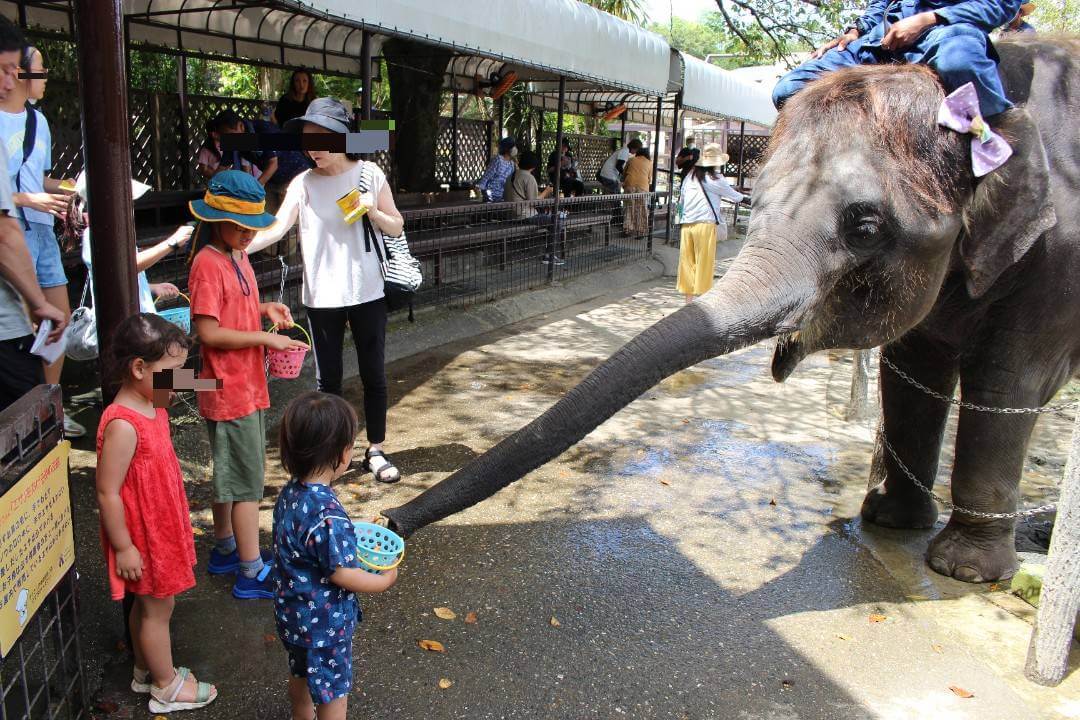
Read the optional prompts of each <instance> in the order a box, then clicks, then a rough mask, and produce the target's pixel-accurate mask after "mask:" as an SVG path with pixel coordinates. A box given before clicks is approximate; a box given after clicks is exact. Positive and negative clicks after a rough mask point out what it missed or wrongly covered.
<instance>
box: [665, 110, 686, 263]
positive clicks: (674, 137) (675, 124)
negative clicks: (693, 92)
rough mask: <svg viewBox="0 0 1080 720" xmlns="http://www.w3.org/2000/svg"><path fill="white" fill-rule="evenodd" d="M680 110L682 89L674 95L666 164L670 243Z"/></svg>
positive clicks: (666, 237)
mask: <svg viewBox="0 0 1080 720" xmlns="http://www.w3.org/2000/svg"><path fill="white" fill-rule="evenodd" d="M681 111H682V90H680V91H679V93H678V94H677V95H676V96H675V110H674V113H673V114H674V116H675V119H674V120H672V122H671V155H670V163H671V164H670V165H668V186H667V215H666V216H665V217H666V219H665V220H664V243H665V244H671V212H672V207H671V198H672V197H673V195H674V193H675V154H676V153H677V152H678V151H679V146H680V145H681V144H682V143H680V142H679V135H680V134H681V133H680V130H681V129H682V128H681V127H680V124H679V113H680V112H681Z"/></svg>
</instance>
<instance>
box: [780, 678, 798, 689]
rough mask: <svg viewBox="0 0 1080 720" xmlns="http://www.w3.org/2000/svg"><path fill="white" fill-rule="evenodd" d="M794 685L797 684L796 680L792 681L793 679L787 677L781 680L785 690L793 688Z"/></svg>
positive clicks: (781, 686)
mask: <svg viewBox="0 0 1080 720" xmlns="http://www.w3.org/2000/svg"><path fill="white" fill-rule="evenodd" d="M793 685H795V682H794V681H792V680H788V679H787V678H784V679H783V680H781V681H780V688H781V689H783V690H787V689H789V688H791V687H792V686H793Z"/></svg>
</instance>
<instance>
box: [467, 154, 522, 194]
mask: <svg viewBox="0 0 1080 720" xmlns="http://www.w3.org/2000/svg"><path fill="white" fill-rule="evenodd" d="M515 170H517V166H516V165H514V163H513V161H512V160H507V159H506V158H504V157H503V156H502V155H496V156H495V157H493V158H491V162H490V163H488V166H487V172H485V173H484V177H482V178H480V181H479V182H478V183H476V187H478V188H480V189H481V190H483V191H484V195H485V197H486V198H487V199H488V200H490V201H494V202H498V201H499V200H502V199H503V188H505V187H506V180H507V178H509V177H510V176H511V175H513V174H514V171H515Z"/></svg>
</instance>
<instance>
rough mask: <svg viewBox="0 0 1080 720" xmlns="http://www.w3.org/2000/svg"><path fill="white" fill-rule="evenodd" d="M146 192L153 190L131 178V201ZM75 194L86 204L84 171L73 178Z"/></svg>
mask: <svg viewBox="0 0 1080 720" xmlns="http://www.w3.org/2000/svg"><path fill="white" fill-rule="evenodd" d="M148 190H153V188H152V187H150V186H149V185H145V184H143V183H141V182H139V181H138V180H135V179H134V178H132V180H131V199H132V200H138V199H139V198H141V197H142V196H143V195H145V194H146V193H147V191H148ZM75 192H76V194H78V196H79V197H81V198H82V199H83V202H86V171H85V170H84V171H83V172H81V173H79V176H78V177H77V178H75Z"/></svg>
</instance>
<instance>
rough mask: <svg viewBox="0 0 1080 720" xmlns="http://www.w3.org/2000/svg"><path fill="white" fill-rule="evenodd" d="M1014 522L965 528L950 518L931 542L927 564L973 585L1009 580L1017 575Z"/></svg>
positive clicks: (965, 526) (935, 570)
mask: <svg viewBox="0 0 1080 720" xmlns="http://www.w3.org/2000/svg"><path fill="white" fill-rule="evenodd" d="M1013 528H1014V526H1013V523H1012V522H1011V521H1005V522H993V523H987V524H985V525H964V524H961V523H959V522H957V521H956V520H955V516H954V518H950V519H949V522H948V524H947V525H946V526H945V528H944V529H943V530H942V531H941V532H940V533H938V535H937V537H935V538H934V539H933V540H931V541H930V547H929V548H927V550H926V562H927V563H928V564H929V565H930V567H931V569H933V570H934V572H937V573H940V574H942V575H946V576H949V577H954V578H956V579H957V580H961V581H963V582H970V583H983V582H993V581H995V580H1007V579H1009V578H1011V577H1012V576H1013V574H1014V573H1015V572H1016V568H1017V566H1018V562H1017V559H1016V547H1015V542H1016V541H1015V539H1014V537H1013Z"/></svg>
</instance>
